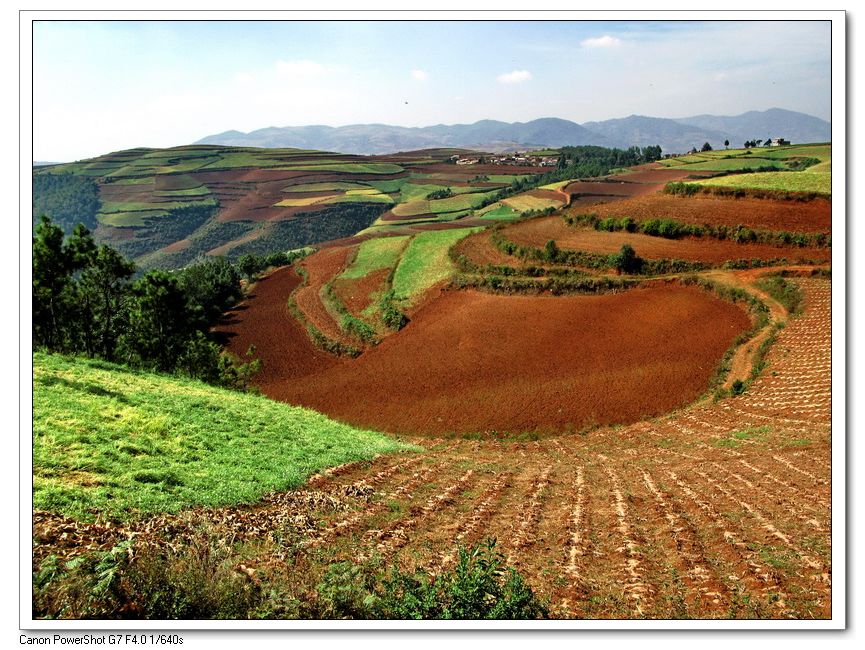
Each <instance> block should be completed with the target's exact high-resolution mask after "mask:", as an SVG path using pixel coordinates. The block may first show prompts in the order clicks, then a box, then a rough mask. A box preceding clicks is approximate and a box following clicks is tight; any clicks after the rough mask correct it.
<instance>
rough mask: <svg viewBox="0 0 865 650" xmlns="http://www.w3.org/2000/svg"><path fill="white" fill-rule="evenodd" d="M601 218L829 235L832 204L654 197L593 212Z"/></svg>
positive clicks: (626, 201)
mask: <svg viewBox="0 0 865 650" xmlns="http://www.w3.org/2000/svg"><path fill="white" fill-rule="evenodd" d="M592 212H595V213H597V215H598V216H599V217H601V218H606V217H615V218H622V217H631V218H632V219H634V220H636V221H647V220H649V219H674V220H676V221H681V222H684V223H694V224H704V223H708V224H711V225H719V226H738V225H742V226H747V227H749V228H755V229H762V230H787V231H789V232H829V231H830V230H831V227H832V202H831V201H827V200H826V199H814V200H813V201H773V200H770V199H751V198H742V199H733V198H723V197H718V196H710V195H698V196H694V197H679V196H672V195H669V194H654V195H652V196H643V197H639V198H633V199H628V200H624V201H620V202H617V203H614V204H611V205H606V206H604V207H601V208H598V209H597V210H592Z"/></svg>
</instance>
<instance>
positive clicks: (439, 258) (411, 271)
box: [393, 228, 481, 304]
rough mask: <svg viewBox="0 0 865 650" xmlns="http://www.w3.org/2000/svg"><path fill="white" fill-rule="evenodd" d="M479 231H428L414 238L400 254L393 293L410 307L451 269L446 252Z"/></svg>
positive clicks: (460, 229) (452, 267)
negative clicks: (464, 238)
mask: <svg viewBox="0 0 865 650" xmlns="http://www.w3.org/2000/svg"><path fill="white" fill-rule="evenodd" d="M479 230H481V228H455V229H453V230H431V231H428V232H423V233H420V234H418V235H415V236H414V237H413V238H412V240H411V241H410V242H409V244H408V247H407V248H406V250H405V252H404V253H403V255H402V259H401V260H400V262H399V266H397V267H396V272H395V273H394V276H393V288H394V293H395V295H396V296H397V298H398V299H400V300H403V301H405V302H407V303H409V304H411V303H412V302H413V301H414V300H416V299H417V298H418V297H419V296H420V295H421V294H422V293H423V292H424V291H426V290H427V289H429V288H430V287H431V286H433V285H434V284H436V283H437V282H440V281H442V280H445V279H447V278H448V277H449V276H450V275H451V274H452V273H453V272H454V270H455V269H454V266H453V262H451V260H450V258H449V257H448V249H449V248H450V247H451V246H453V245H454V244H456V243H457V242H458V241H459V240H460V239H462V238H463V237H467V236H468V235H470V234H472V233H473V232H478V231H479Z"/></svg>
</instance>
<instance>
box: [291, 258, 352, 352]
mask: <svg viewBox="0 0 865 650" xmlns="http://www.w3.org/2000/svg"><path fill="white" fill-rule="evenodd" d="M352 252H354V248H353V247H350V246H345V247H334V248H324V249H322V250H320V251H318V252H316V253H313V254H312V255H310V256H309V257H307V258H306V259H304V260H303V262H301V265H302V266H303V268H304V269H306V272H307V273H308V274H309V278H308V280H307V283H306V285H305V286H304V287H302V288H301V289H299V290H298V291H297V293H296V294H294V298H295V301H296V302H297V306H298V308H299V309H300V311H302V312H303V315H304V316H305V317H306V319H307V320H308V321H309V322H310V323H312V324H313V325H315V326H316V327H317V328H318V329H319V330H320V331H321V332H322V333H323V334H325V336H328V337H330V338H332V339H336V340H344V339H345V338H346V337H345V334H344V333H343V331H342V330H341V329H340V328H339V326H338V325H337V323H336V321H334V320H333V317H332V316H331V315H330V313H328V311H327V309H325V306H324V304H323V303H322V302H321V296H320V295H319V292H320V291H321V288H322V287H323V286H324V285H325V284H327V283H328V282H330V280H331V279H333V278H334V277H336V275H337V274H339V272H340V271H342V270H343V269H344V268H345V266H346V264H347V262H348V259H349V256H350V255H351V254H352Z"/></svg>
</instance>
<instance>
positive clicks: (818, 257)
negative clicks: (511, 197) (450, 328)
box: [504, 216, 832, 264]
mask: <svg viewBox="0 0 865 650" xmlns="http://www.w3.org/2000/svg"><path fill="white" fill-rule="evenodd" d="M504 232H505V236H506V237H507V238H508V240H510V241H512V242H514V243H516V244H518V245H521V246H531V247H534V248H542V247H543V246H544V244H545V243H546V242H547V241H549V240H551V239H553V240H555V241H556V243H557V244H558V246H559V247H560V248H562V249H565V250H580V251H586V252H589V253H600V254H611V253H616V252H618V251H619V249H620V248H621V247H622V245H624V244H628V245H630V246H632V247H633V248H634V250H636V251H637V253H638V254H639V255H640V256H642V257H645V258H647V259H660V258H666V259H679V260H688V261H695V262H708V263H713V264H720V263H723V262H725V261H727V260H738V259H759V260H775V259H787V260H788V261H789V262H790V263H799V262H802V261H808V260H814V261H817V262H828V261H829V260H830V259H831V257H832V251H831V249H828V248H812V247H799V246H773V245H766V244H751V243H737V242H735V241H732V240H728V239H724V240H718V239H711V238H682V239H665V238H663V237H651V236H648V235H643V234H639V233H628V232H603V231H600V232H599V231H596V230H591V229H582V228H574V227H571V226H568V225H566V224H565V222H564V221H563V220H562V219H561V217H558V216H552V217H542V218H539V219H531V220H529V221H523V222H522V223H519V224H515V225H513V226H510V227H509V228H507V229H506V230H505V231H504Z"/></svg>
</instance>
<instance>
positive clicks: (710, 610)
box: [34, 270, 832, 619]
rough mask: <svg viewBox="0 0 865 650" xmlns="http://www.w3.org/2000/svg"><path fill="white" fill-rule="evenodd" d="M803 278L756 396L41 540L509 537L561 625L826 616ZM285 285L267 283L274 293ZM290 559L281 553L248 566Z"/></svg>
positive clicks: (464, 444) (391, 551)
mask: <svg viewBox="0 0 865 650" xmlns="http://www.w3.org/2000/svg"><path fill="white" fill-rule="evenodd" d="M281 273H289V271H288V270H286V271H283V272H281ZM288 277H290V276H288ZM271 278H273V276H271ZM277 279H278V278H277ZM292 281H295V282H296V279H293V280H292ZM793 281H794V282H796V283H797V284H798V285H799V286H800V287H801V289H802V290H803V293H804V296H805V302H804V310H803V313H802V314H801V315H800V316H798V317H795V318H792V319H790V320H789V321H788V324H787V326H786V327H785V328H784V329H783V330H782V331H781V332H780V334H779V336H778V340H777V342H776V344H775V345H774V346H773V347H772V348H771V350H770V352H769V354H768V357H767V362H768V365H767V369H766V371H765V372H764V373H763V374H762V375H761V376H760V377H759V378H758V379H757V380H756V381H755V382H754V384H753V385H752V386H751V388H750V389H749V390H748V392H747V393H746V394H745V395H743V396H739V397H735V398H727V399H724V400H722V401H719V402H717V403H712V402H702V403H698V404H695V405H693V406H691V407H688V408H685V409H682V410H680V411H677V412H675V413H673V414H671V415H668V416H664V417H661V418H658V419H655V420H647V421H640V422H637V423H635V424H632V425H629V426H625V427H619V428H609V427H608V428H602V429H598V430H595V431H592V432H590V433H588V434H586V435H567V436H561V437H554V438H547V439H542V440H537V441H525V442H513V441H511V442H506V441H497V440H494V439H484V440H464V439H452V440H448V439H443V438H437V439H430V438H425V439H421V440H415V442H418V443H419V444H421V445H423V446H424V447H425V448H426V451H424V452H420V453H405V454H397V455H389V456H383V457H379V458H378V459H376V460H374V461H373V462H371V463H357V464H350V465H347V466H343V467H339V468H336V469H334V470H330V471H326V472H324V473H322V474H321V475H317V476H314V477H313V478H311V479H310V481H309V482H308V484H307V485H306V486H305V488H303V489H300V490H295V491H293V492H287V493H280V494H274V495H271V496H269V497H267V498H265V499H264V500H263V501H262V502H260V503H258V504H254V505H251V506H238V507H231V508H218V509H212V510H195V511H189V512H187V513H185V514H184V515H182V516H176V517H165V516H162V517H159V518H155V519H153V520H145V521H143V522H139V523H138V524H134V525H132V526H130V527H128V528H127V529H108V528H105V527H100V526H97V525H86V524H76V525H75V526H72V524H71V523H70V522H69V521H67V520H63V519H62V518H60V517H57V516H51V515H46V514H44V513H36V514H35V515H34V526H35V530H36V537H35V538H34V540H35V541H37V540H38V544H37V548H47V547H51V548H53V549H54V551H55V552H58V553H59V554H60V555H61V556H62V555H63V553H64V548H67V547H68V548H70V549H72V550H71V551H70V552H74V550H75V549H81V548H90V549H92V548H99V547H103V548H110V547H111V545H112V544H114V543H116V542H117V541H118V540H119V539H122V538H123V537H125V536H128V535H129V534H130V533H131V532H140V533H141V534H140V535H139V536H138V537H136V539H138V540H139V543H147V540H148V539H152V538H154V536H155V537H156V538H157V539H163V540H164V538H165V537H166V536H168V537H171V535H182V534H183V531H184V530H187V529H188V527H190V526H195V525H200V524H201V523H203V522H206V523H207V524H209V525H215V526H218V527H223V528H225V529H226V531H227V534H228V533H230V534H231V535H232V536H233V538H234V539H235V541H236V542H240V541H243V540H261V539H266V538H267V537H268V536H269V535H270V534H271V533H272V532H275V531H278V530H283V527H284V526H285V525H286V522H293V523H292V526H295V529H297V530H300V531H302V539H301V541H300V544H301V547H302V548H305V549H308V553H309V554H308V556H307V561H308V562H312V563H313V564H314V563H316V562H318V563H319V566H320V568H321V569H323V568H324V566H325V565H326V564H327V563H330V562H333V561H336V560H353V561H357V560H359V559H364V558H369V557H373V556H380V557H382V558H384V559H385V561H388V562H396V563H398V564H400V565H403V566H405V567H418V566H419V567H424V568H426V569H428V570H430V571H432V572H437V571H441V570H442V569H444V568H448V567H450V566H452V565H453V563H454V561H455V547H456V544H457V543H461V544H472V543H474V542H478V541H480V540H483V539H485V538H488V537H494V538H496V539H497V541H498V546H497V548H498V549H499V550H500V551H502V552H503V554H504V555H505V556H506V557H507V558H508V560H509V561H510V563H511V564H512V565H513V566H515V567H517V568H518V569H519V570H520V571H521V572H522V573H523V575H524V576H526V577H527V579H528V581H529V583H530V584H531V585H532V587H533V588H534V589H536V590H537V591H538V592H540V594H542V595H543V596H544V597H546V598H549V599H550V604H551V611H552V614H553V615H554V616H557V617H563V618H642V617H646V618H682V617H692V618H728V617H735V618H780V619H787V618H826V617H828V616H830V615H831V607H832V599H831V593H832V592H831V573H832V571H831V551H830V549H831V538H830V534H831V490H830V467H831V440H830V428H831V427H830V406H831V394H830V388H831V386H830V349H831V347H830V342H831V340H830V336H831V335H830V303H831V289H830V282H829V281H828V280H825V279H817V278H807V279H802V278H797V279H795V280H793ZM269 286H270V285H269V284H268V281H265V282H263V283H261V284H259V285H258V286H257V287H256V293H258V294H259V295H260V296H263V297H265V298H266V297H267V295H268V293H267V292H268V291H269ZM575 398H578V397H577V396H575ZM305 553H306V551H305ZM282 563H283V560H281V559H280V558H279V557H276V556H274V557H269V556H267V555H266V554H265V555H263V556H261V557H259V559H258V560H257V563H256V562H253V563H250V562H247V563H246V565H245V567H244V568H243V570H244V571H249V570H250V569H256V568H258V569H261V570H263V571H270V570H279V567H280V566H284V565H283V564H282Z"/></svg>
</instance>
